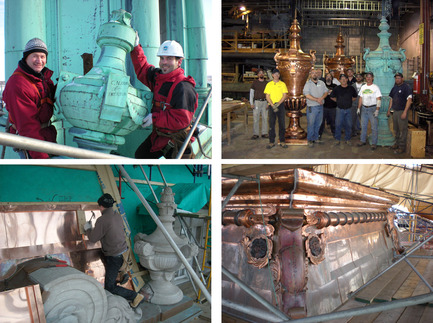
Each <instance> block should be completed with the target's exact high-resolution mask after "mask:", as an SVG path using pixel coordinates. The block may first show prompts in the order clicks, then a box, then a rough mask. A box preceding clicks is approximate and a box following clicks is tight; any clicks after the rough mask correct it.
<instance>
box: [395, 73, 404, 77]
mask: <svg viewBox="0 0 433 323" xmlns="http://www.w3.org/2000/svg"><path fill="white" fill-rule="evenodd" d="M397 76H400V77H403V74H401V73H395V75H394V77H397Z"/></svg>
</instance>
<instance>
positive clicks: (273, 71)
mask: <svg viewBox="0 0 433 323" xmlns="http://www.w3.org/2000/svg"><path fill="white" fill-rule="evenodd" d="M275 73H278V74H281V73H280V71H279V70H278V68H274V69H273V70H272V74H275Z"/></svg>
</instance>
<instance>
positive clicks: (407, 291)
mask: <svg viewBox="0 0 433 323" xmlns="http://www.w3.org/2000/svg"><path fill="white" fill-rule="evenodd" d="M427 264H428V260H426V259H421V260H420V261H419V262H418V264H417V265H416V266H415V267H416V269H417V270H418V271H419V273H420V274H421V275H422V274H423V273H424V271H425V268H426V267H427ZM420 281H421V279H420V278H419V277H418V275H417V274H416V273H415V272H413V271H412V272H411V273H410V275H409V277H408V278H407V280H406V281H405V282H404V283H403V285H401V287H400V288H399V289H398V291H397V292H396V293H395V294H394V295H393V296H392V299H402V298H407V297H411V296H412V294H413V292H414V290H415V288H416V286H417V285H418V283H419V282H420Z"/></svg>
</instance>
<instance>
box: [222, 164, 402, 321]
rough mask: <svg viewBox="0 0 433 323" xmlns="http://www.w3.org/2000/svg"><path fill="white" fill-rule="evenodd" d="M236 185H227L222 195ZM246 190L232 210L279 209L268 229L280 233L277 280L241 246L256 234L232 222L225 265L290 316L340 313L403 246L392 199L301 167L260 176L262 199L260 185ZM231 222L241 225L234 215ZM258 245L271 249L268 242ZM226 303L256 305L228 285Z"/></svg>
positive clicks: (227, 229)
mask: <svg viewBox="0 0 433 323" xmlns="http://www.w3.org/2000/svg"><path fill="white" fill-rule="evenodd" d="M262 179H263V180H262ZM233 183H234V182H232V181H227V182H226V181H224V182H223V192H225V191H229V188H230V187H232V186H233ZM243 185H244V184H242V185H241V186H240V187H239V190H238V191H237V192H236V194H235V195H234V197H233V199H232V201H231V202H230V203H229V204H228V205H227V209H228V210H230V211H232V212H237V211H240V210H246V209H249V210H251V212H252V213H255V214H259V213H260V214H261V209H262V208H263V209H265V211H264V212H266V213H267V214H271V213H272V211H271V210H272V207H275V208H276V209H277V211H278V212H277V213H276V215H275V216H274V215H272V214H271V215H270V216H269V217H267V218H266V221H268V220H269V222H267V223H266V226H272V227H274V228H275V233H274V238H273V250H274V251H273V254H272V255H271V258H270V259H269V261H268V264H269V265H270V266H271V268H272V279H270V278H269V277H267V278H265V277H266V274H265V272H266V271H268V270H267V266H265V267H263V268H262V269H259V268H258V267H257V266H255V265H254V264H252V263H251V261H250V263H249V261H248V253H249V252H251V251H249V250H248V248H245V247H244V246H242V244H241V241H242V238H243V237H245V234H246V232H247V230H249V229H247V228H246V227H245V226H239V227H236V226H235V225H233V224H228V223H229V222H227V223H226V224H225V225H223V226H222V232H223V234H222V238H223V239H222V241H223V243H222V245H223V247H222V250H223V263H225V264H227V267H229V268H230V269H229V268H228V269H229V270H230V271H231V272H233V273H235V274H238V276H239V277H242V278H243V280H244V281H245V282H246V283H247V284H249V285H250V286H252V287H253V289H255V290H256V291H257V292H258V293H259V294H260V295H262V296H264V297H265V298H266V299H268V300H269V301H270V302H274V301H275V297H276V299H277V300H281V302H279V304H282V305H281V306H282V308H281V309H282V310H283V311H284V312H286V313H288V314H294V315H301V316H302V315H305V314H308V316H311V315H314V314H322V313H325V312H330V311H332V310H334V309H335V308H336V307H337V306H339V305H340V304H341V303H342V302H343V301H344V300H345V299H346V298H347V293H349V292H351V291H354V290H355V289H357V288H358V287H360V286H361V285H362V284H363V283H365V282H367V281H368V280H369V279H370V278H372V277H373V276H374V275H375V274H377V273H378V272H379V271H380V270H381V269H383V267H384V266H386V265H387V264H389V263H390V262H391V259H392V256H393V248H395V249H397V248H398V245H396V244H395V243H394V242H395V241H397V240H398V239H396V237H394V236H396V235H397V231H396V230H394V229H395V228H394V224H393V217H392V216H391V215H390V214H388V212H387V210H388V209H389V207H390V206H391V205H393V204H395V203H396V202H397V198H396V197H395V196H394V195H392V194H388V193H385V192H383V191H379V190H376V189H372V188H369V187H366V186H362V185H359V184H356V183H351V182H349V181H346V180H341V179H337V178H334V177H332V176H329V175H323V174H317V173H314V172H310V171H306V170H302V169H296V170H291V171H280V172H275V173H270V174H265V175H264V176H261V181H260V192H261V194H260V196H259V194H258V192H259V191H258V186H257V183H252V184H251V183H250V184H248V185H246V186H245V187H243ZM228 219H229V221H231V222H230V223H233V222H234V217H233V216H232V217H228ZM224 221H225V220H224V219H223V222H224ZM234 228H236V230H235V229H234ZM385 228H386V229H385ZM250 229H251V227H250ZM265 235H266V234H265ZM253 239H254V238H253ZM259 239H262V240H263V241H261V243H262V244H261V245H264V244H263V242H265V239H264V237H263V236H261V237H259ZM250 241H251V239H250V240H249V241H248V242H250ZM266 256H268V257H269V255H266ZM278 263H280V265H278ZM278 267H279V268H280V270H278ZM268 276H269V274H268ZM278 277H280V278H279V279H278ZM271 280H272V281H271ZM278 280H279V281H278ZM259 282H260V284H261V285H260V284H259ZM273 290H275V291H276V294H277V295H276V296H275V297H274V296H273ZM223 297H224V299H229V300H232V301H234V302H236V303H239V304H245V305H249V304H251V303H250V302H251V299H250V298H249V297H247V296H245V295H244V293H242V292H240V291H239V290H238V288H236V287H235V286H233V284H231V283H228V282H224V281H223Z"/></svg>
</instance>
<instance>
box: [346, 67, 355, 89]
mask: <svg viewBox="0 0 433 323" xmlns="http://www.w3.org/2000/svg"><path fill="white" fill-rule="evenodd" d="M346 73H347V74H346V75H347V85H352V84H354V83H355V82H356V77H355V76H354V72H353V68H351V67H349V68H348V69H347V70H346Z"/></svg>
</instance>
